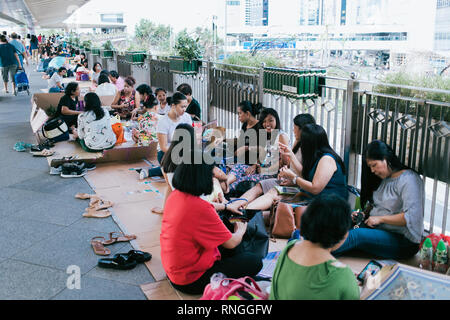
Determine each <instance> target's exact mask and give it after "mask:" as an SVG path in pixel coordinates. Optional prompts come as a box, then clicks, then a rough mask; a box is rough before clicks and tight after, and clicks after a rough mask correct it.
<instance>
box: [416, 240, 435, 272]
mask: <svg viewBox="0 0 450 320" xmlns="http://www.w3.org/2000/svg"><path fill="white" fill-rule="evenodd" d="M432 262H433V243H432V242H431V239H430V238H427V239H425V241H424V243H423V244H422V248H421V249H420V252H419V268H421V269H425V270H432Z"/></svg>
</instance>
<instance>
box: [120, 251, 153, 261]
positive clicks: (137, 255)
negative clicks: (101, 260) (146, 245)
mask: <svg viewBox="0 0 450 320" xmlns="http://www.w3.org/2000/svg"><path fill="white" fill-rule="evenodd" d="M120 256H123V258H124V259H126V260H128V259H131V260H134V261H136V262H138V263H144V262H147V261H150V260H151V259H152V254H151V253H150V252H144V251H140V250H130V251H128V253H117V254H115V255H114V256H113V258H114V259H118V258H119V257H120Z"/></svg>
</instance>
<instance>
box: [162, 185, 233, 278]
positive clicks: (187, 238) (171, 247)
mask: <svg viewBox="0 0 450 320" xmlns="http://www.w3.org/2000/svg"><path fill="white" fill-rule="evenodd" d="M231 237H232V234H231V232H230V231H229V230H228V229H227V227H226V226H225V225H224V224H223V222H222V220H221V219H220V218H219V215H218V214H217V212H216V211H215V209H214V207H213V205H212V204H210V203H209V202H206V201H204V200H202V199H200V197H196V196H193V195H190V194H188V193H184V192H181V191H178V190H174V191H173V192H172V193H171V194H170V196H169V198H168V199H167V202H166V204H165V206H164V214H163V219H162V225H161V235H160V243H161V261H162V265H163V267H164V270H165V271H166V273H167V276H168V277H169V279H170V281H172V282H173V283H175V284H177V285H187V284H191V283H193V282H194V281H196V280H198V279H199V278H200V277H201V276H202V275H203V274H204V273H205V272H206V271H207V270H208V269H210V268H211V267H212V266H213V264H214V262H215V261H217V260H220V252H219V249H218V248H217V247H218V246H219V245H221V244H223V243H225V242H226V241H228V240H230V239H231Z"/></svg>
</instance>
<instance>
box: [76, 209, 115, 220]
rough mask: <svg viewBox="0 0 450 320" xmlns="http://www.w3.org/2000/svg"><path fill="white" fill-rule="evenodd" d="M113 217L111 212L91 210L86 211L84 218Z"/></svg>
mask: <svg viewBox="0 0 450 320" xmlns="http://www.w3.org/2000/svg"><path fill="white" fill-rule="evenodd" d="M110 216H111V212H110V211H109V210H101V211H97V210H90V209H86V212H85V213H83V217H85V218H100V219H101V218H108V217H110Z"/></svg>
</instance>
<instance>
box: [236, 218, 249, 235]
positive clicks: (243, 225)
mask: <svg viewBox="0 0 450 320" xmlns="http://www.w3.org/2000/svg"><path fill="white" fill-rule="evenodd" d="M246 230H247V222H240V221H237V222H236V223H235V224H234V233H237V234H242V235H244V234H245V231H246Z"/></svg>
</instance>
